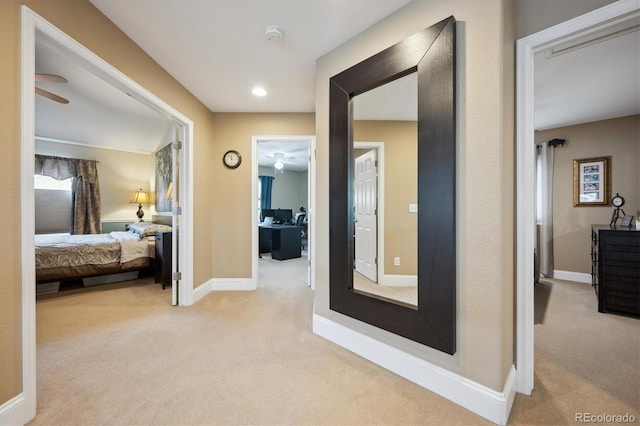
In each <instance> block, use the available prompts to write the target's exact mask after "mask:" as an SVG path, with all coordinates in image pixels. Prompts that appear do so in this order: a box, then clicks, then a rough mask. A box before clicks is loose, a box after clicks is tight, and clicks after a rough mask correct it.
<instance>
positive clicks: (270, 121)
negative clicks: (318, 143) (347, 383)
mask: <svg viewBox="0 0 640 426" xmlns="http://www.w3.org/2000/svg"><path fill="white" fill-rule="evenodd" d="M314 126H315V117H314V114H313V113H299V114H259V113H256V114H248V113H214V115H213V128H214V133H213V141H214V150H213V161H212V162H211V164H210V165H209V167H210V168H211V170H212V172H213V178H212V182H211V185H212V186H213V187H214V188H215V191H216V195H215V197H214V198H213V208H214V211H215V214H214V216H213V241H214V245H213V256H212V258H211V263H212V269H213V271H214V276H215V277H216V278H248V277H250V276H251V230H252V229H253V226H254V224H253V223H252V222H251V185H253V184H254V182H251V142H252V141H251V137H252V136H267V135H279V136H286V135H314V134H315V127H314ZM229 149H235V150H237V151H239V152H240V154H241V155H242V164H241V165H240V167H238V168H237V169H235V170H229V169H227V168H225V167H224V165H223V164H222V155H223V154H224V153H225V152H226V151H227V150H229ZM298 207H299V206H298ZM318 208H319V209H320V210H321V209H322V205H319V206H318Z"/></svg>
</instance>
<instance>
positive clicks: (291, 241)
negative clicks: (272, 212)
mask: <svg viewBox="0 0 640 426" xmlns="http://www.w3.org/2000/svg"><path fill="white" fill-rule="evenodd" d="M258 230H259V252H260V253H267V252H269V251H270V252H271V258H272V259H278V260H286V259H293V258H296V257H300V256H301V254H302V253H301V247H302V240H301V235H300V232H301V227H300V226H294V225H271V226H267V225H260V226H259V227H258Z"/></svg>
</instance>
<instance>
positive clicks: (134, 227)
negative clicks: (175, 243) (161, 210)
mask: <svg viewBox="0 0 640 426" xmlns="http://www.w3.org/2000/svg"><path fill="white" fill-rule="evenodd" d="M129 231H131V232H135V233H136V234H138V235H140V238H145V237H151V236H154V235H156V231H162V232H167V231H171V227H170V226H169V225H161V224H159V223H153V222H136V223H132V224H131V225H129Z"/></svg>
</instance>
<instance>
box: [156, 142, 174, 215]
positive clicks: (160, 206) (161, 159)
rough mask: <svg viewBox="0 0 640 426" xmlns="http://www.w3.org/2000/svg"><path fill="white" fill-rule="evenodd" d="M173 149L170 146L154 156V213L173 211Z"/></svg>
mask: <svg viewBox="0 0 640 426" xmlns="http://www.w3.org/2000/svg"><path fill="white" fill-rule="evenodd" d="M172 148H173V147H172V146H171V144H169V145H167V146H165V147H164V148H162V149H160V150H158V151H157V152H156V155H155V173H156V194H155V195H156V197H155V199H156V212H158V213H160V212H171V211H172V210H173V197H172V191H171V189H172V188H173V183H172V181H171V179H172V176H173V149H172Z"/></svg>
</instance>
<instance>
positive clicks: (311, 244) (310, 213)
mask: <svg viewBox="0 0 640 426" xmlns="http://www.w3.org/2000/svg"><path fill="white" fill-rule="evenodd" d="M271 140H278V141H279V142H280V141H283V142H286V141H291V142H299V141H307V142H308V143H309V172H308V176H307V179H308V180H309V184H308V185H309V194H308V197H309V206H308V208H307V221H308V222H309V225H308V227H307V232H308V236H307V241H308V243H307V253H308V259H309V266H308V268H307V271H308V275H309V280H310V281H309V286H310V287H311V289H312V290H315V288H316V284H315V271H316V256H315V252H316V238H315V235H316V220H315V206H316V137H315V136H310V135H299V136H296V135H285V136H282V135H261V136H252V137H251V283H252V286H253V288H254V289H256V288H258V256H259V250H258V222H259V217H258V210H259V206H258V144H259V143H260V142H268V141H271Z"/></svg>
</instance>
